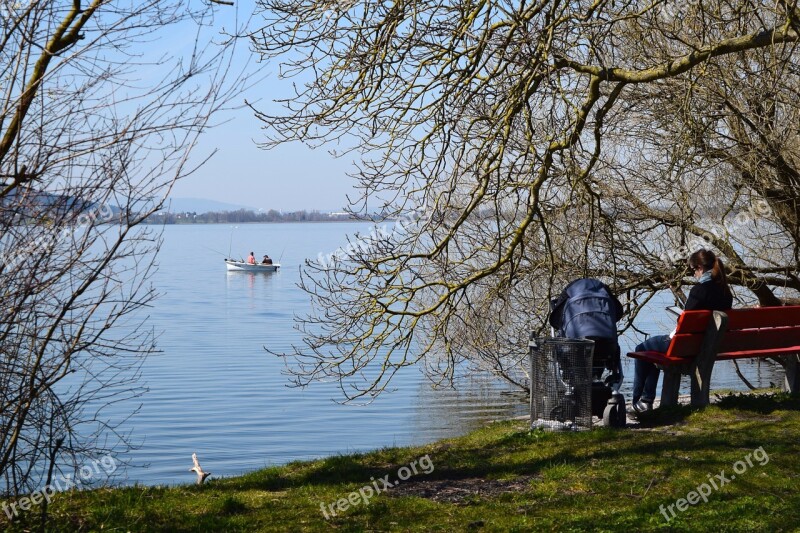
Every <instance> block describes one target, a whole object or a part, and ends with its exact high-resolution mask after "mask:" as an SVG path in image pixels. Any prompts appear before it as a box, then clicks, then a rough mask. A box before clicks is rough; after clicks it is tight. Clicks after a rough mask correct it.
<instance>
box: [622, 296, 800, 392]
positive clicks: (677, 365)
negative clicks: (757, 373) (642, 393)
mask: <svg viewBox="0 0 800 533" xmlns="http://www.w3.org/2000/svg"><path fill="white" fill-rule="evenodd" d="M628 357H632V358H634V359H641V360H643V361H649V362H651V363H655V364H656V365H658V367H659V368H661V369H662V370H663V371H664V383H663V385H662V389H661V405H676V404H677V403H678V389H679V388H680V380H681V376H682V375H688V376H690V378H691V385H692V400H691V402H692V405H693V406H704V405H708V396H709V383H710V380H711V373H712V371H713V369H714V362H715V361H722V360H728V359H747V358H755V357H773V358H775V359H776V360H778V361H779V362H780V363H781V365H782V366H783V367H784V370H785V372H786V374H785V380H784V388H785V389H786V390H788V391H789V392H791V393H793V394H796V393H798V392H800V375H799V373H798V365H799V362H800V306H788V307H757V308H753V309H731V310H730V311H727V312H725V313H723V312H720V311H714V312H711V311H684V312H683V313H682V314H681V316H680V318H679V319H678V328H677V331H676V333H675V336H674V337H673V338H672V341H671V342H670V345H669V349H668V350H667V352H666V353H661V352H653V351H644V352H631V353H629V354H628Z"/></svg>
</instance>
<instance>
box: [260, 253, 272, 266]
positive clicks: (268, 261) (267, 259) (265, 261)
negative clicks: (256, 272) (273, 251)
mask: <svg viewBox="0 0 800 533" xmlns="http://www.w3.org/2000/svg"><path fill="white" fill-rule="evenodd" d="M261 264H262V265H271V264H272V259H271V258H270V257H269V256H268V255H264V259H262V260H261Z"/></svg>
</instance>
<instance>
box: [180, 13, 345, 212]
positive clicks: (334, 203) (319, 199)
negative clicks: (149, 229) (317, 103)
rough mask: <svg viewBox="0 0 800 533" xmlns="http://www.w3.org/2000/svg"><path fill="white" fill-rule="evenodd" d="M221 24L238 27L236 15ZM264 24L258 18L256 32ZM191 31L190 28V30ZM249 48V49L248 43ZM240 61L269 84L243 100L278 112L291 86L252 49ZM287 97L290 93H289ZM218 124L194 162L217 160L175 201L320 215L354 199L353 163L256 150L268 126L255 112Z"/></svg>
mask: <svg viewBox="0 0 800 533" xmlns="http://www.w3.org/2000/svg"><path fill="white" fill-rule="evenodd" d="M237 4H238V6H237V9H238V12H239V13H238V15H239V17H243V16H245V15H246V14H247V12H248V10H252V8H253V2H252V1H237ZM220 12H221V13H223V17H225V16H227V17H228V19H225V18H223V19H220V20H219V21H218V24H219V25H220V26H221V25H223V24H224V25H226V27H228V28H230V27H232V26H233V25H234V20H233V17H234V16H235V15H236V12H235V10H234V9H227V10H226V9H224V8H223V9H221V10H220ZM258 24H259V21H258V16H256V18H255V19H254V20H253V21H252V23H251V26H257V25H258ZM187 31H188V28H187ZM191 37H193V35H175V36H173V37H171V39H174V40H175V42H176V43H178V42H183V43H185V42H187V40H188V39H190V38H191ZM242 44H243V45H244V44H245V43H242ZM237 53H238V56H239V61H242V62H244V61H246V60H250V68H251V70H252V71H253V72H254V73H256V75H257V76H259V77H261V78H263V79H262V81H260V82H259V83H258V84H257V86H255V87H253V88H252V89H250V90H248V91H247V93H246V94H244V95H242V96H241V97H239V98H238V101H237V103H240V104H243V102H244V99H245V98H246V99H247V100H248V101H251V102H252V101H258V102H259V103H258V105H259V108H260V109H261V108H267V107H269V108H270V109H277V108H276V107H275V104H273V103H272V102H273V101H274V100H275V99H276V98H279V97H280V96H281V94H282V93H281V91H287V90H288V88H289V85H288V84H287V81H286V80H278V78H277V76H276V75H275V73H276V72H277V65H264V64H257V63H256V62H255V61H253V60H252V57H251V56H250V53H249V50H248V49H247V47H246V46H241V47H240V48H239V49H238V50H237ZM284 94H285V93H284ZM214 122H215V123H217V124H218V123H220V122H224V123H223V124H220V125H217V126H215V127H213V128H211V129H210V130H208V131H207V132H206V133H205V134H204V135H203V136H202V137H201V138H200V142H199V144H198V146H197V148H196V152H195V154H194V157H195V159H196V160H198V161H199V160H201V159H202V158H203V157H205V156H207V155H208V154H209V153H210V152H212V151H213V150H214V149H216V150H217V153H216V155H214V157H213V158H212V159H211V160H210V161H209V162H208V163H206V164H205V166H203V167H201V168H200V169H199V170H198V171H197V172H195V173H194V174H193V175H191V176H189V177H188V178H185V179H184V180H181V181H179V182H178V183H177V184H176V185H175V188H174V190H173V193H172V195H171V196H173V197H179V198H186V197H189V198H206V199H210V200H217V201H221V202H227V203H232V204H238V205H245V206H250V207H254V208H257V209H265V210H266V209H282V210H284V211H286V210H289V211H294V210H300V209H309V210H311V209H319V210H324V211H334V210H335V211H338V210H341V208H342V207H344V206H345V205H346V204H347V198H346V196H347V194H350V195H351V196H352V195H353V191H354V189H353V185H354V183H355V181H354V180H353V179H352V178H350V177H348V176H347V172H348V171H350V170H352V168H353V167H352V157H350V158H345V159H336V158H334V157H332V156H331V155H330V154H329V153H328V152H327V150H326V149H325V148H324V147H323V148H317V149H310V148H308V147H306V146H305V145H303V144H301V143H292V144H287V145H283V146H281V147H279V148H275V149H272V150H264V149H262V148H259V147H257V146H256V141H260V140H264V132H263V131H262V130H261V127H262V125H263V124H262V123H261V122H260V121H259V120H258V119H256V118H255V116H253V113H252V111H251V110H250V109H249V108H242V109H238V110H234V111H226V112H223V113H221V114H219V115H217V117H216V120H215V121H214Z"/></svg>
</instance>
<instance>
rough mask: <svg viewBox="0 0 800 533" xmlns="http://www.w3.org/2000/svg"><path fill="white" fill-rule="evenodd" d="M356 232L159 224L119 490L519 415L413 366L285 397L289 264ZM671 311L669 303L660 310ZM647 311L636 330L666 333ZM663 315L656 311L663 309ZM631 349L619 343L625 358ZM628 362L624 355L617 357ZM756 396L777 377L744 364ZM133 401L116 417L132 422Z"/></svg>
mask: <svg viewBox="0 0 800 533" xmlns="http://www.w3.org/2000/svg"><path fill="white" fill-rule="evenodd" d="M369 227H370V226H369V225H367V224H364V223H297V224H254V225H240V226H238V227H233V226H229V225H196V226H194V225H185V226H167V227H166V228H165V230H164V245H163V247H162V250H161V253H160V255H159V257H158V263H159V271H158V273H157V275H156V276H155V278H154V284H155V286H156V288H157V289H158V290H159V291H160V292H161V293H162V297H161V298H159V299H158V300H157V302H156V304H155V307H154V308H153V309H151V310H150V311H151V313H150V316H151V324H152V325H153V326H154V327H155V328H156V330H162V331H163V334H162V335H161V337H160V338H159V348H160V349H161V350H162V353H160V354H158V355H155V356H152V357H151V358H149V359H148V360H147V362H146V363H145V366H144V368H143V372H142V374H143V376H142V379H143V380H144V382H146V384H147V386H148V387H149V389H150V391H149V392H148V393H147V394H146V395H145V396H144V398H143V400H141V401H142V402H143V404H142V407H141V410H140V412H139V413H138V414H137V415H135V416H134V417H133V418H132V419H131V420H130V421H129V422H128V423H127V425H126V428H127V429H128V430H129V431H130V432H131V433H132V435H133V437H134V442H138V443H139V444H140V446H139V448H138V449H136V450H133V451H131V452H130V453H129V454H128V455H127V456H126V457H125V459H126V460H128V461H130V463H131V465H130V467H129V468H128V469H127V471H126V475H127V477H126V479H124V480H123V481H124V482H126V483H133V482H138V483H143V484H172V483H185V482H192V481H193V477H194V474H192V473H190V472H187V470H188V468H189V467H190V466H191V454H192V453H193V452H197V453H198V455H199V457H200V460H201V463H202V464H203V467H204V468H205V469H207V470H209V471H211V472H213V474H214V475H217V476H227V475H235V474H240V473H243V472H247V471H251V470H254V469H257V468H260V467H264V466H268V465H277V464H283V463H286V462H289V461H292V460H297V459H308V458H316V457H323V456H328V455H332V454H339V453H348V452H353V451H363V450H370V449H375V448H380V447H384V446H395V445H398V446H399V445H410V444H422V443H425V442H430V441H433V440H436V439H440V438H444V437H449V436H455V435H459V434H463V433H465V432H467V431H469V430H470V429H473V428H475V427H477V426H479V425H481V424H484V423H485V422H487V421H489V420H495V419H499V418H505V417H511V416H519V415H523V414H526V413H527V408H528V406H527V399H526V398H525V397H523V396H522V395H520V394H518V393H515V392H513V391H511V390H509V389H508V388H507V387H506V386H504V385H502V384H500V383H495V382H492V381H487V380H485V379H481V380H473V381H468V380H464V381H463V382H462V384H461V385H462V386H461V387H460V388H459V390H458V391H453V390H449V389H444V390H442V389H437V390H434V389H432V388H431V386H430V384H429V383H428V382H427V381H426V379H425V378H424V376H423V375H422V374H421V373H420V372H419V371H417V370H416V369H409V371H407V372H403V373H401V374H400V375H398V376H397V377H396V379H395V380H394V382H393V386H394V388H395V390H393V391H392V392H390V393H387V394H384V395H382V396H381V397H380V398H378V399H377V400H376V401H375V402H373V403H372V404H370V405H367V406H356V405H341V404H338V403H335V402H334V401H333V399H335V398H336V399H340V398H341V397H340V396H339V394H338V390H337V389H336V387H335V385H334V384H330V383H321V384H314V385H312V386H310V387H308V388H306V389H298V388H291V387H287V383H288V378H287V376H286V375H285V374H283V373H282V371H283V370H284V363H283V361H281V360H279V359H278V358H276V357H274V356H271V355H269V354H268V353H267V352H266V351H265V350H264V347H265V346H268V347H270V348H271V349H274V350H277V351H281V350H288V349H289V347H290V345H291V344H292V343H293V342H294V343H297V342H299V340H300V337H299V334H298V333H297V331H295V330H294V329H293V322H292V318H293V316H294V315H295V314H303V313H304V312H306V311H307V310H308V306H309V304H308V298H307V296H306V295H305V293H303V292H302V291H301V290H300V289H299V288H298V287H297V285H296V284H297V282H298V279H299V276H298V266H299V265H300V264H302V263H303V261H304V259H306V258H316V257H317V255H318V254H320V253H322V254H328V253H331V252H333V251H334V250H335V249H336V248H337V247H339V246H341V245H343V244H346V240H345V239H346V235H348V234H351V235H352V234H353V233H354V232H355V231H361V232H364V233H366V232H368V231H369ZM229 248H230V249H231V250H232V251H233V255H234V256H237V257H244V256H246V255H247V254H248V253H249V252H250V251H251V250H252V251H254V252H255V254H256V257H261V256H262V255H263V254H264V253H269V254H270V256H272V257H273V258H275V259H277V258H278V257H279V256H282V257H281V263H282V265H283V267H282V268H281V270H280V271H279V272H278V273H275V274H250V273H245V272H230V273H229V272H226V270H225V265H224V263H223V257H224V256H225V255H227V254H228V250H229ZM667 303H671V302H667ZM660 305H661V303H660V302H657V303H656V304H654V307H653V312H652V313H651V316H652V318H651V319H650V320H649V321H646V323H645V324H644V329H645V330H647V331H649V332H652V333H661V332H667V331H669V329H671V325H670V324H669V321H670V319H669V318H667V317H666V316H665V315H666V313H662V312H661V308H659V306H660ZM661 307H662V308H663V306H661ZM635 342H636V339H632V338H631V339H623V340H622V344H623V350H626V349H628V348H632V347H633V344H634V343H635ZM626 359H627V358H626ZM740 366H742V367H743V371H744V372H745V373H746V375H747V376H748V377H749V378H750V379H751V380H753V381H754V382H756V384H760V385H765V384H769V381H775V380H776V378H775V376H774V374H773V373H771V372H767V371H765V370H764V368H765V367H761V366H760V365H758V364H749V365H742V364H740ZM632 370H633V366H632V363H631V362H629V361H625V373H626V376H628V377H626V379H625V386H624V388H623V392H624V393H626V395H627V396H628V398H630V385H631V376H632V374H633V371H632ZM713 383H714V386H715V387H723V386H726V387H730V388H738V389H741V388H743V387H744V386H743V385H742V383H741V381H740V380H739V379H738V378H737V377H736V376H735V374H734V373H733V371H732V370H731V369H730V368H728V367H724V368H721V369H720V370H715V376H714V382H713ZM135 405H138V402H137V403H136V404H134V403H133V402H131V403H128V404H123V405H120V406H117V407H116V408H115V409H119V413H120V414H121V413H124V412H126V410H127V411H130V410H131V409H132V408H133V407H134V406H135Z"/></svg>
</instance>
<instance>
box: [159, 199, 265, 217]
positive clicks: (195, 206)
mask: <svg viewBox="0 0 800 533" xmlns="http://www.w3.org/2000/svg"><path fill="white" fill-rule="evenodd" d="M240 209H246V210H248V211H257V209H256V208H254V207H249V206H246V205H237V204H228V203H225V202H218V201H216V200H206V199H205V198H170V199H168V200H167V202H166V203H165V204H164V209H163V211H166V212H168V213H197V214H198V215H199V214H202V213H209V212H212V211H214V212H224V211H239V210H240Z"/></svg>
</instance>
